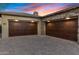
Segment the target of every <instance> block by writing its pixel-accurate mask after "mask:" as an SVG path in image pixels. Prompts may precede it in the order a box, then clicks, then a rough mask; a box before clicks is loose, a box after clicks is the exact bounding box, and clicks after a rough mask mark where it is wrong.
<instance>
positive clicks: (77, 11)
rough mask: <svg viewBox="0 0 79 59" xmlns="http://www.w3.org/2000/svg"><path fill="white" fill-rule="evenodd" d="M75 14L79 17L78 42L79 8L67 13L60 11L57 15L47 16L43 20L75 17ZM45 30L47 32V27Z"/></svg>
mask: <svg viewBox="0 0 79 59" xmlns="http://www.w3.org/2000/svg"><path fill="white" fill-rule="evenodd" d="M74 16H77V17H78V34H77V35H78V36H77V38H78V42H79V8H77V9H74V10H70V11H68V12H65V13H60V14H57V15H53V16H49V17H46V18H44V19H43V20H42V21H43V22H45V21H48V20H62V19H63V18H66V17H74ZM44 24H45V23H44ZM44 27H46V26H44ZM44 32H45V33H46V29H45V30H44Z"/></svg>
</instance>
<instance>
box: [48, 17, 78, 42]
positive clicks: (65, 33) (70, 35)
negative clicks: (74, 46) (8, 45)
mask: <svg viewBox="0 0 79 59" xmlns="http://www.w3.org/2000/svg"><path fill="white" fill-rule="evenodd" d="M77 29H78V20H77V18H75V19H70V20H64V21H53V22H49V23H48V22H46V34H47V35H49V36H54V37H59V38H64V39H68V40H72V41H77Z"/></svg>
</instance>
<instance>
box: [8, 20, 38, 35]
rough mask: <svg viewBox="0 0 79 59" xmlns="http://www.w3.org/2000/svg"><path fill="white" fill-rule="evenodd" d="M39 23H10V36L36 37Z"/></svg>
mask: <svg viewBox="0 0 79 59" xmlns="http://www.w3.org/2000/svg"><path fill="white" fill-rule="evenodd" d="M36 34H37V22H34V21H31V22H29V21H9V36H23V35H36Z"/></svg>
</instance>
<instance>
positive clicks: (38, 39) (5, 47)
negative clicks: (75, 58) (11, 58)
mask: <svg viewBox="0 0 79 59" xmlns="http://www.w3.org/2000/svg"><path fill="white" fill-rule="evenodd" d="M0 55H79V45H78V44H77V43H76V42H72V41H68V40H64V39H60V38H55V37H50V36H40V35H39V36H37V35H32V36H20V37H11V38H6V39H3V40H0Z"/></svg>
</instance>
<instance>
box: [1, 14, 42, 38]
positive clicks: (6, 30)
mask: <svg viewBox="0 0 79 59" xmlns="http://www.w3.org/2000/svg"><path fill="white" fill-rule="evenodd" d="M8 20H26V21H37V22H38V35H41V34H42V27H41V26H42V25H41V24H42V22H41V20H40V19H37V18H29V17H19V16H10V15H2V20H1V22H2V39H5V38H8V37H9V26H8Z"/></svg>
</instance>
